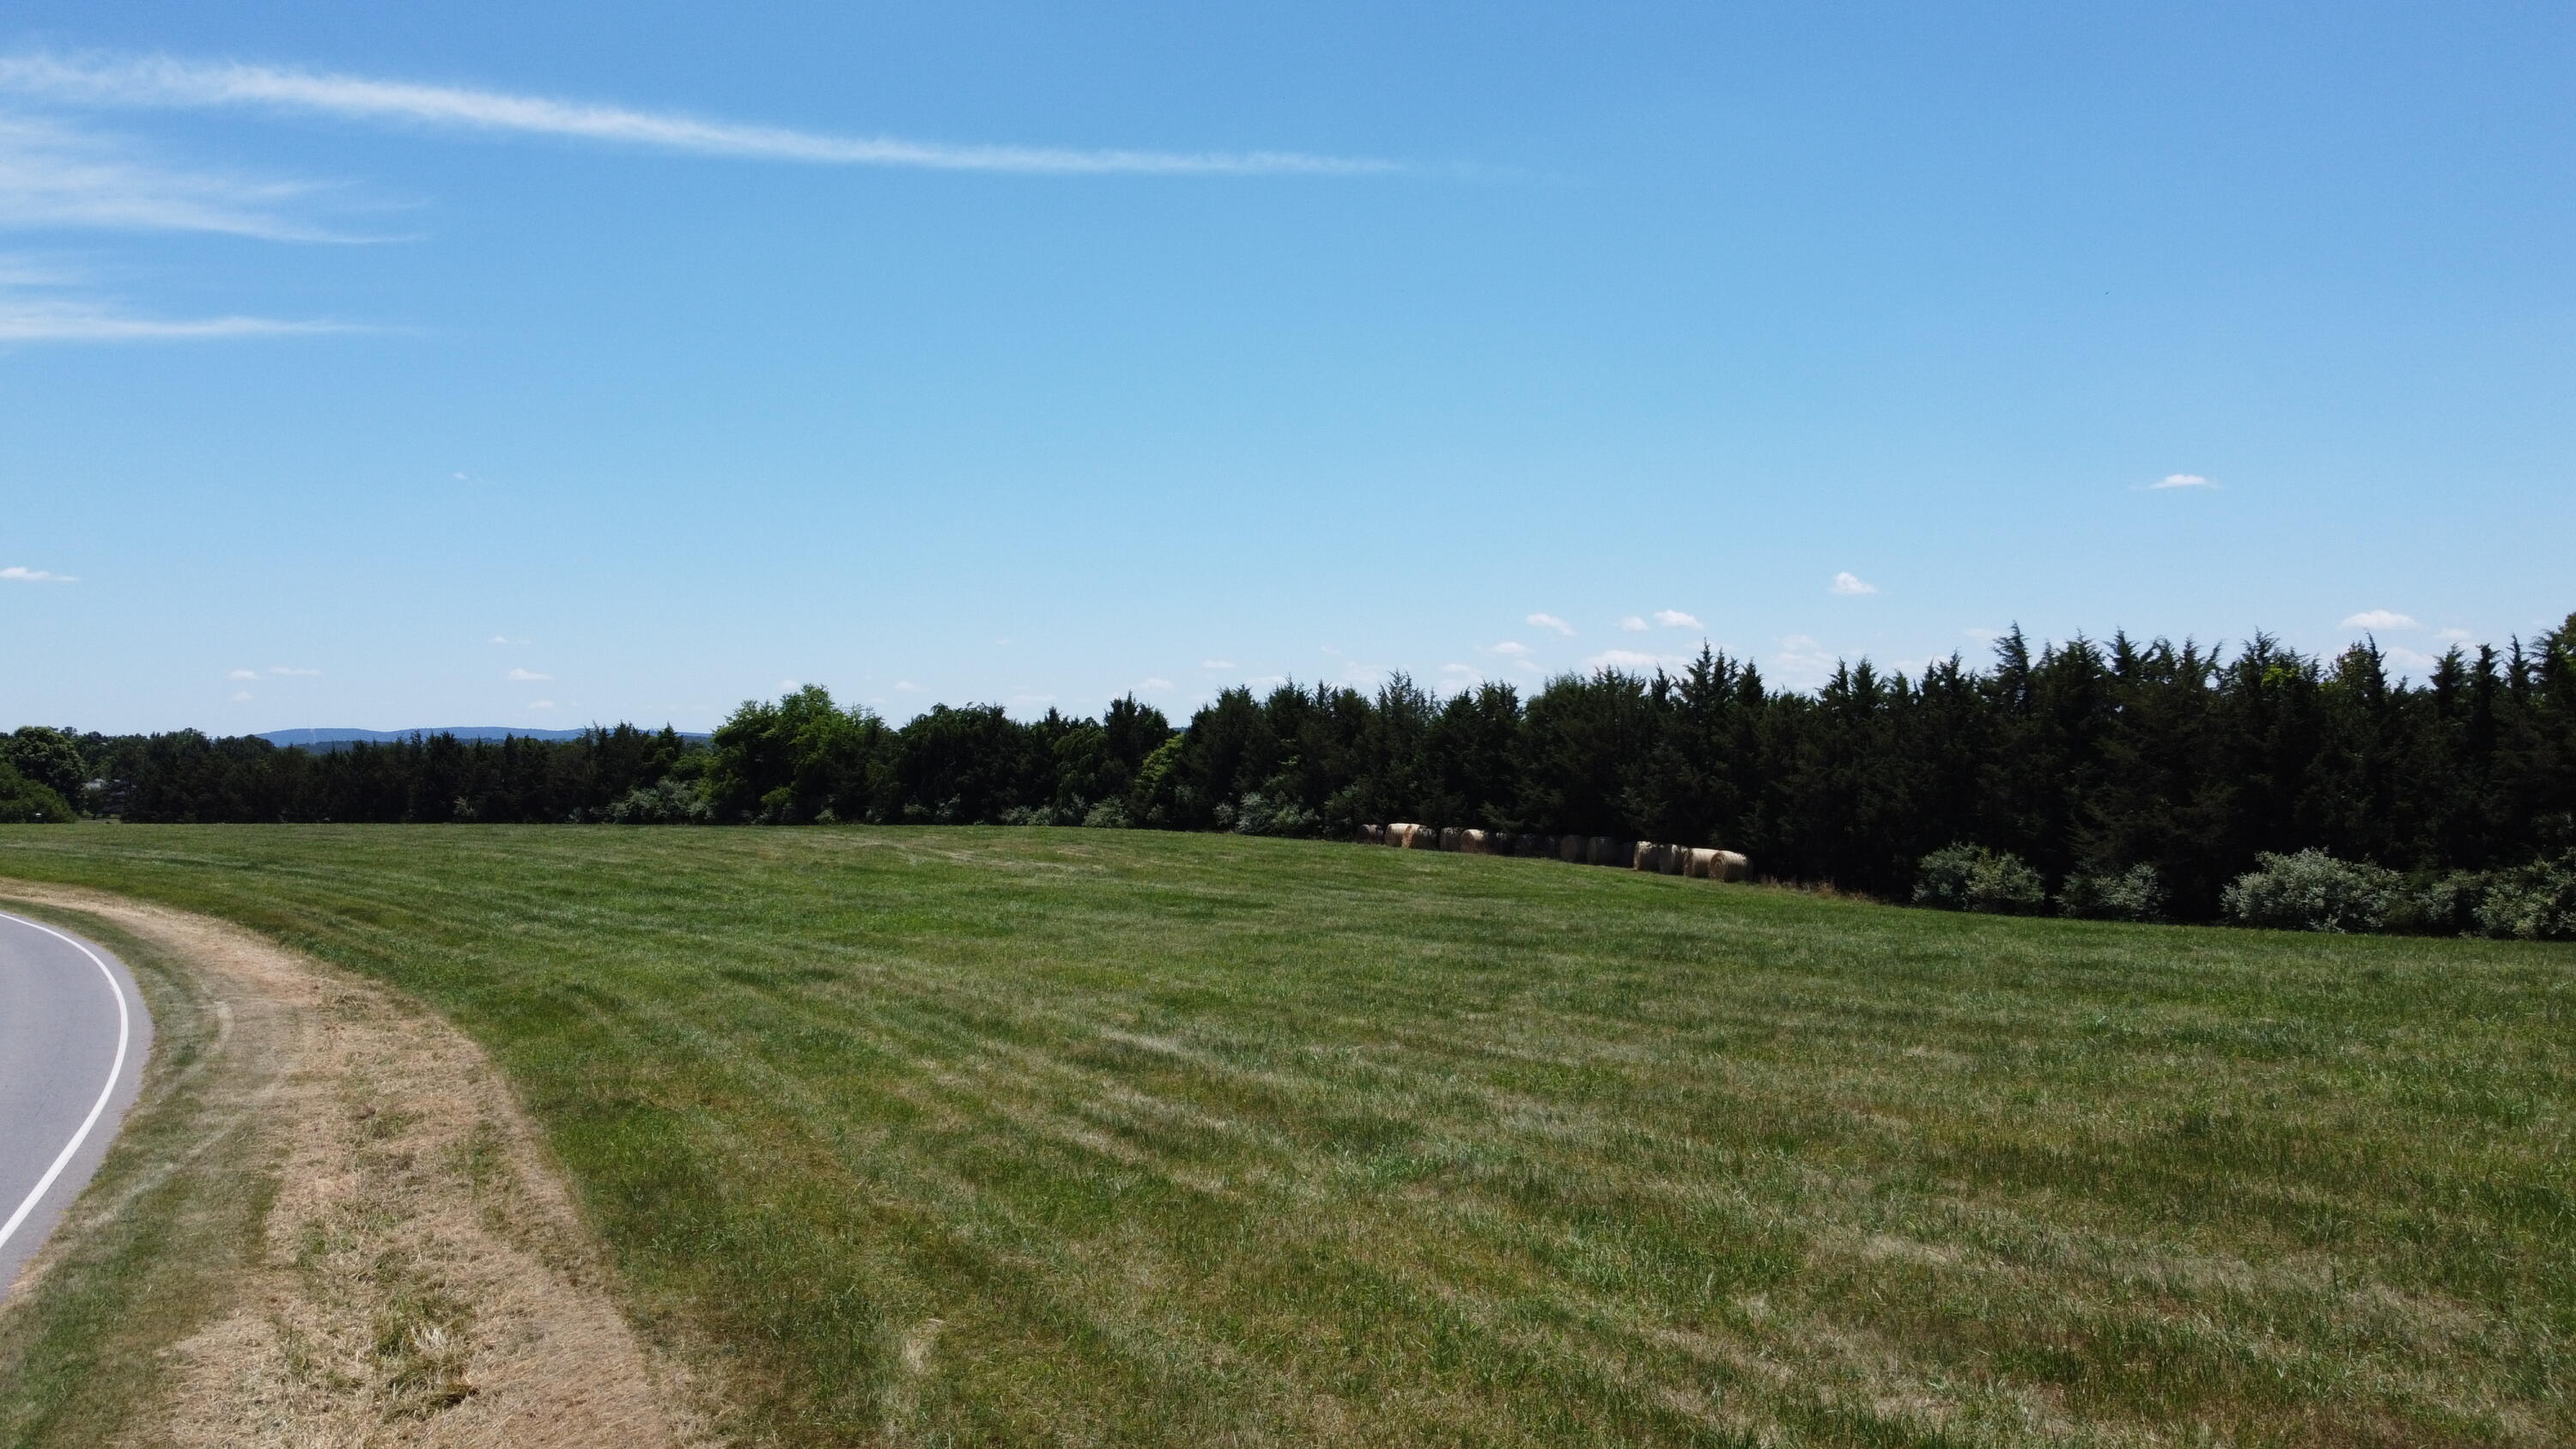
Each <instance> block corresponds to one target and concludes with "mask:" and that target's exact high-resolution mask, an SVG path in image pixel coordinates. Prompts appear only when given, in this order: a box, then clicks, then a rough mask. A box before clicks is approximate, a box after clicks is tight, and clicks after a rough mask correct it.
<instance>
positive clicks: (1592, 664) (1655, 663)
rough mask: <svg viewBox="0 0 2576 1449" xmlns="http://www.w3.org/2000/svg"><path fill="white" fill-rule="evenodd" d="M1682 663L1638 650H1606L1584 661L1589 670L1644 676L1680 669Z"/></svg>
mask: <svg viewBox="0 0 2576 1449" xmlns="http://www.w3.org/2000/svg"><path fill="white" fill-rule="evenodd" d="M1681 663H1682V661H1680V660H1679V659H1675V658H1671V657H1669V656H1666V655H1661V654H1648V653H1645V652H1643V651H1641V650H1636V649H1604V650H1602V651H1601V652H1600V653H1598V654H1595V655H1593V656H1592V657H1591V658H1589V659H1586V660H1584V661H1583V665H1584V667H1585V668H1587V669H1616V670H1619V671H1621V672H1622V673H1627V674H1644V673H1646V672H1647V671H1649V670H1654V669H1678V668H1680V667H1681Z"/></svg>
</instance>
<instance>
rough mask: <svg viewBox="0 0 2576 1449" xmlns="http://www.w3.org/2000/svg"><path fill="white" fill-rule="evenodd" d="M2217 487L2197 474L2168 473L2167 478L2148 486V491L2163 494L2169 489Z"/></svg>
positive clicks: (2164, 477)
mask: <svg viewBox="0 0 2576 1449" xmlns="http://www.w3.org/2000/svg"><path fill="white" fill-rule="evenodd" d="M2217 486H2218V485H2217V484H2215V483H2213V482H2211V481H2210V480H2208V479H2206V478H2203V477H2202V476H2200V475H2199V474H2197V473H2167V474H2166V475H2165V476H2163V477H2161V478H2159V479H2157V480H2156V481H2154V482H2153V483H2150V484H2148V485H2147V491H2148V492H2150V493H2161V492H2163V491H2164V490H2166V489H2168V488H2215V487H2217Z"/></svg>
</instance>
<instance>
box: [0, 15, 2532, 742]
mask: <svg viewBox="0 0 2576 1449" xmlns="http://www.w3.org/2000/svg"><path fill="white" fill-rule="evenodd" d="M1392 10H1400V11H1401V13H1392V14H1391V13H1388V12H1390V11H1392ZM2571 77H2576V10H2571V9H2569V8H2567V7H2565V6H2537V5H2535V6H2457V7H2439V8H2435V7H2395V6H2385V7H2382V6H2367V5H2352V4H2341V5H2332V6H2327V5H2316V6H2306V7H2290V6H2245V5H2228V6H2215V5H2213V6H2208V7H2186V6H2160V7H2151V8H2135V13H2117V12H2112V11H2109V10H2107V9H2099V8H2095V7H2067V6H2040V5H2030V6H2023V7H2000V6H1967V5H1958V6H1942V7H1920V6H1893V5H1891V6H1815V5H1803V4H1802V5H1782V6H1776V7H1764V6H1737V7H1715V6H1704V5H1673V6H1618V5H1600V4H1589V5H1583V6H1579V7H1577V6H1566V7H1561V8H1533V7H1517V8H1513V7H1504V8H1496V7H1488V6H1465V5H1461V6H1455V7H1440V6H1433V5H1416V6H1409V7H1383V6H1349V7H1333V6H1323V5H1300V6H1293V7H1290V6H1275V7H1231V6H1229V7H1214V6H1201V5H1168V6H1141V5H1140V6H1099V7H1091V8H1088V9H1084V10H1081V11H1079V12H1077V11H1076V10H1074V9H1073V8H1071V7H1056V6H1027V7H1012V6H989V5H985V6H979V5H949V6H938V7H912V8H907V9H901V10H898V9H892V8H881V7H874V6H850V5H832V6H819V5H818V6H813V7H810V8H809V7H794V6H772V7H765V8H758V9H755V8H752V7H707V6H681V5H632V4H629V5H620V6H615V7H609V6H572V5H555V4H542V3H525V0H522V3H514V4H510V5H480V4H471V3H451V4H446V5H440V6H435V7H428V6H418V7H390V6H363V7H359V6H345V5H328V6H324V5H306V6H299V5H275V4H271V5H262V4H232V5H225V6H203V5H180V4H132V3H100V0H85V3H81V4H70V3H56V0H19V3H17V4H14V5H12V6H11V7H10V8H9V11H8V17H7V19H6V21H5V22H0V678H5V679H6V681H7V688H6V691H5V694H0V702H5V708H0V715H6V716H9V717H10V718H7V719H6V720H5V721H0V722H4V723H8V724H15V723H20V722H47V723H66V724H77V725H80V726H83V727H87V728H98V729H109V730H127V729H162V728H173V727H178V726H181V725H193V726H197V727H199V728H204V729H207V730H210V731H217V732H225V733H233V732H243V731H250V730H263V729H274V728H283V727H292V726H307V725H359V726H371V727H402V726H411V725H423V724H450V723H455V724H467V723H472V724H518V725H531V726H537V725H568V724H578V723H582V722H585V721H588V720H592V719H601V720H615V719H629V718H631V719H635V720H638V721H643V722H649V723H660V722H662V721H665V720H669V721H673V722H676V723H678V724H680V725H682V726H683V727H705V726H707V725H709V724H711V723H713V722H714V721H716V720H717V719H719V718H721V716H722V715H723V714H724V712H725V711H726V710H727V709H729V708H730V707H731V706H732V705H733V704H735V703H736V702H738V701H740V700H742V699H744V698H746V697H750V696H755V695H759V696H765V695H770V694H774V693H776V692H777V691H778V689H779V688H780V687H781V685H782V684H783V683H785V682H787V681H791V680H792V681H800V682H807V681H810V682H819V683H823V684H826V685H828V686H830V687H831V688H832V689H833V691H834V693H835V694H836V695H838V696H840V697H842V698H844V699H851V700H861V701H866V702H869V703H871V704H873V705H875V706H876V707H878V708H880V709H881V710H884V711H885V712H887V713H890V714H893V715H896V716H898V717H901V716H906V715H909V714H911V713H913V712H915V711H916V710H917V709H919V708H921V707H923V706H925V705H926V704H927V703H928V702H930V701H932V700H946V701H950V702H963V701H968V700H991V701H1000V702H1004V703H1007V704H1009V705H1010V706H1011V707H1012V708H1013V709H1014V711H1015V712H1018V713H1023V714H1025V713H1030V712H1034V711H1040V710H1043V709H1044V708H1045V707H1046V706H1047V705H1048V704H1050V703H1053V704H1056V705H1059V706H1061V707H1064V708H1066V709H1069V710H1073V711H1077V712H1085V713H1088V712H1093V711H1096V710H1097V709H1098V708H1099V707H1100V705H1101V703H1102V702H1103V701H1104V700H1106V699H1107V698H1109V697H1111V696H1114V695H1116V694H1119V693H1122V692H1125V691H1127V690H1129V689H1134V690H1135V691H1137V692H1138V693H1139V694H1141V695H1143V696H1144V697H1146V698H1148V699H1151V700H1155V701H1157V702H1160V703H1162V704H1164V705H1166V706H1167V707H1170V708H1172V709H1174V710H1176V711H1178V710H1185V709H1186V708H1188V707H1189V706H1190V705H1192V704H1193V703H1195V702H1197V701H1199V700H1201V699H1204V698H1206V697H1207V696H1208V695H1210V694H1211V693H1212V692H1213V691H1214V690H1215V689H1216V688H1218V687H1220V686H1222V685H1225V684H1229V683H1234V682H1238V681H1244V680H1254V681H1261V680H1268V679H1272V678H1277V677H1282V676H1288V677H1294V678H1297V679H1299V680H1314V679H1327V680H1347V681H1350V682H1354V683H1360V684H1371V683H1374V681H1375V680H1376V679H1377V678H1378V677H1379V675H1380V673H1381V672H1382V671H1385V670H1389V669H1404V670H1408V671H1410V672H1412V673H1413V674H1414V675H1415V676H1416V677H1417V678H1419V679H1422V680H1424V681H1426V682H1429V683H1433V684H1436V685H1440V686H1443V687H1453V688H1454V687H1456V686H1457V685H1459V684H1461V683H1463V682H1467V681H1471V680H1473V679H1475V678H1478V677H1495V678H1510V679H1521V680H1535V679H1538V678H1540V677H1543V676H1544V675H1545V674H1547V673H1550V672H1554V671H1559V670H1563V669H1568V668H1581V667H1585V666H1586V665H1587V664H1590V663H1594V662H1600V661H1608V662H1614V663H1628V664H1639V663H1644V662H1647V661H1651V660H1653V659H1657V658H1677V657H1679V656H1682V655H1685V654H1687V653H1690V652H1693V651H1695V650H1696V648H1697V647H1698V645H1699V643H1700V641H1701V640H1702V639H1703V638H1705V639H1707V640H1709V641H1711V642H1713V643H1714V644H1716V645H1717V646H1718V647H1720V648H1722V649H1725V650H1727V651H1729V652H1731V653H1735V654H1737V655H1739V656H1743V657H1748V658H1751V659H1753V660H1755V661H1756V662H1758V663H1760V664H1761V665H1762V666H1763V667H1764V669H1765V670H1766V671H1767V672H1769V673H1770V674H1771V675H1772V676H1773V677H1774V678H1776V679H1780V680H1784V681H1787V682H1790V683H1798V684H1807V683H1812V682H1814V680H1815V678H1816V677H1817V675H1818V673H1819V672H1820V670H1821V669H1822V668H1824V667H1825V663H1826V661H1828V660H1830V659H1831V658H1833V657H1836V656H1843V657H1859V656H1861V655H1864V654H1865V655H1868V656H1870V657H1872V658H1875V659H1877V660H1880V661H1881V662H1883V663H1895V664H1901V665H1906V666H1913V665H1916V664H1918V663H1919V662H1920V661H1922V660H1924V659H1927V658H1931V657H1936V656H1939V655H1944V654H1947V653H1949V652H1951V651H1952V650H1963V651H1966V652H1967V653H1968V654H1969V655H1970V656H1971V657H1977V656H1981V655H1982V653H1983V651H1984V649H1985V644H1984V643H1983V640H1984V639H1985V638H1986V637H1988V636H1989V635H1990V633H1991V631H1994V630H1997V629H2000V628H2003V627H2006V626H2008V625H2010V624H2012V623H2014V622H2019V623H2020V624H2021V625H2023V626H2024V627H2025V628H2026V629H2028V630H2030V631H2031V632H2033V633H2035V634H2041V635H2047V636H2053V637H2064V636H2067V635H2069V634H2072V633H2075V632H2077V631H2084V632H2087V633H2091V634H2093V635H2096V636H2100V635H2103V634H2107V633H2108V632H2110V631H2111V630H2114V629H2118V628H2126V629H2128V630H2129V631H2130V632H2131V633H2133V634H2141V635H2152V634H2169V635H2173V636H2176V637H2180V636H2183V635H2192V636H2196V637H2198V638H2200V639H2202V640H2204V641H2208V640H2234V639H2241V638H2242V637H2244V636H2245V635H2246V634H2247V633H2249V632H2250V631H2252V630H2255V629H2258V628H2261V629H2269V630H2272V631H2274V632H2276V633H2278V634H2280V635H2282V636H2283V637H2284V638H2286V639H2287V640H2289V641H2290V642H2292V643H2294V644H2296V645H2299V646H2301V647H2304V648H2308V649H2312V650H2329V649H2333V648H2336V647H2339V646H2340V645H2341V644H2342V643H2343V642H2344V641H2345V640H2347V639H2350V638H2352V637H2355V636H2356V635H2357V634H2359V633H2361V632H2362V631H2363V630H2365V629H2371V630H2374V631H2375V632H2376V634H2377V636H2378V637H2379V639H2380V640H2381V641H2382V643H2383V644H2384V645H2387V646H2389V647H2391V648H2392V650H2393V651H2398V652H2397V657H2398V658H2399V659H2400V660H2401V662H2402V661H2406V660H2410V659H2420V658H2422V657H2424V656H2428V655H2430V654H2432V653H2434V652H2437V651H2438V650H2439V649H2440V648H2442V647H2443V646H2444V643H2445V641H2446V640H2447V639H2452V638H2465V639H2478V640H2484V639H2492V640H2499V641H2500V640H2502V639H2503V638H2504V637H2506V636H2507V635H2510V634H2514V633H2517V632H2518V633H2522V634H2525V635H2528V634H2529V633H2531V632H2533V631H2534V630H2535V629H2536V628H2539V627H2544V626H2546V625H2547V624H2549V623H2552V622H2554V621H2556V620H2557V619H2559V618H2562V617H2564V616H2565V614H2566V612H2567V611H2568V610H2569V609H2570V608H2571V607H2576V567H2571V565H2570V563H2569V560H2570V558H2571V557H2576V547H2571V545H2576V488H2571V486H2570V485H2571V481H2576V426H2571V420H2576V408H2571V406H2570V403H2569V399H2570V398H2571V396H2576V346H2571V339H2576V330H2571V323H2576V305H2571V304H2576V224H2572V223H2576V94H2571V91H2576V82H2571ZM2168 480H2182V481H2181V482H2180V483H2179V484H2178V486H2167V487H2158V486H2155V485H2157V484H2159V483H2163V482H2166V481H2168Z"/></svg>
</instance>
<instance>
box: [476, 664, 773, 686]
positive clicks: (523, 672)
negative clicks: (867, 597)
mask: <svg viewBox="0 0 2576 1449" xmlns="http://www.w3.org/2000/svg"><path fill="white" fill-rule="evenodd" d="M502 677H503V678H505V679H515V680H517V681H519V682H520V683H522V684H526V683H530V682H532V681H535V680H540V679H544V680H551V679H553V678H554V676H553V675H551V674H539V673H538V672H537V671H535V670H533V669H513V670H511V671H510V672H509V673H508V674H506V675H504V676H502ZM780 687H781V688H784V689H794V688H795V687H796V686H794V685H792V684H787V685H782V686H780Z"/></svg>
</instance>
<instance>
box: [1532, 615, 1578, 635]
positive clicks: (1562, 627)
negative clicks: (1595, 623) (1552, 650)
mask: <svg viewBox="0 0 2576 1449" xmlns="http://www.w3.org/2000/svg"><path fill="white" fill-rule="evenodd" d="M1525 622H1527V623H1530V624H1533V625H1536V626H1537V627H1539V628H1541V629H1554V630H1555V631H1556V632H1558V633H1559V634H1562V635H1564V636H1565V637H1567V638H1568V639H1571V638H1573V637H1574V626H1573V625H1572V624H1569V623H1567V622H1565V621H1564V620H1563V619H1560V618H1558V617H1556V616H1555V615H1554V614H1532V615H1530V616H1529V618H1528V619H1527V620H1526V621H1525Z"/></svg>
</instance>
